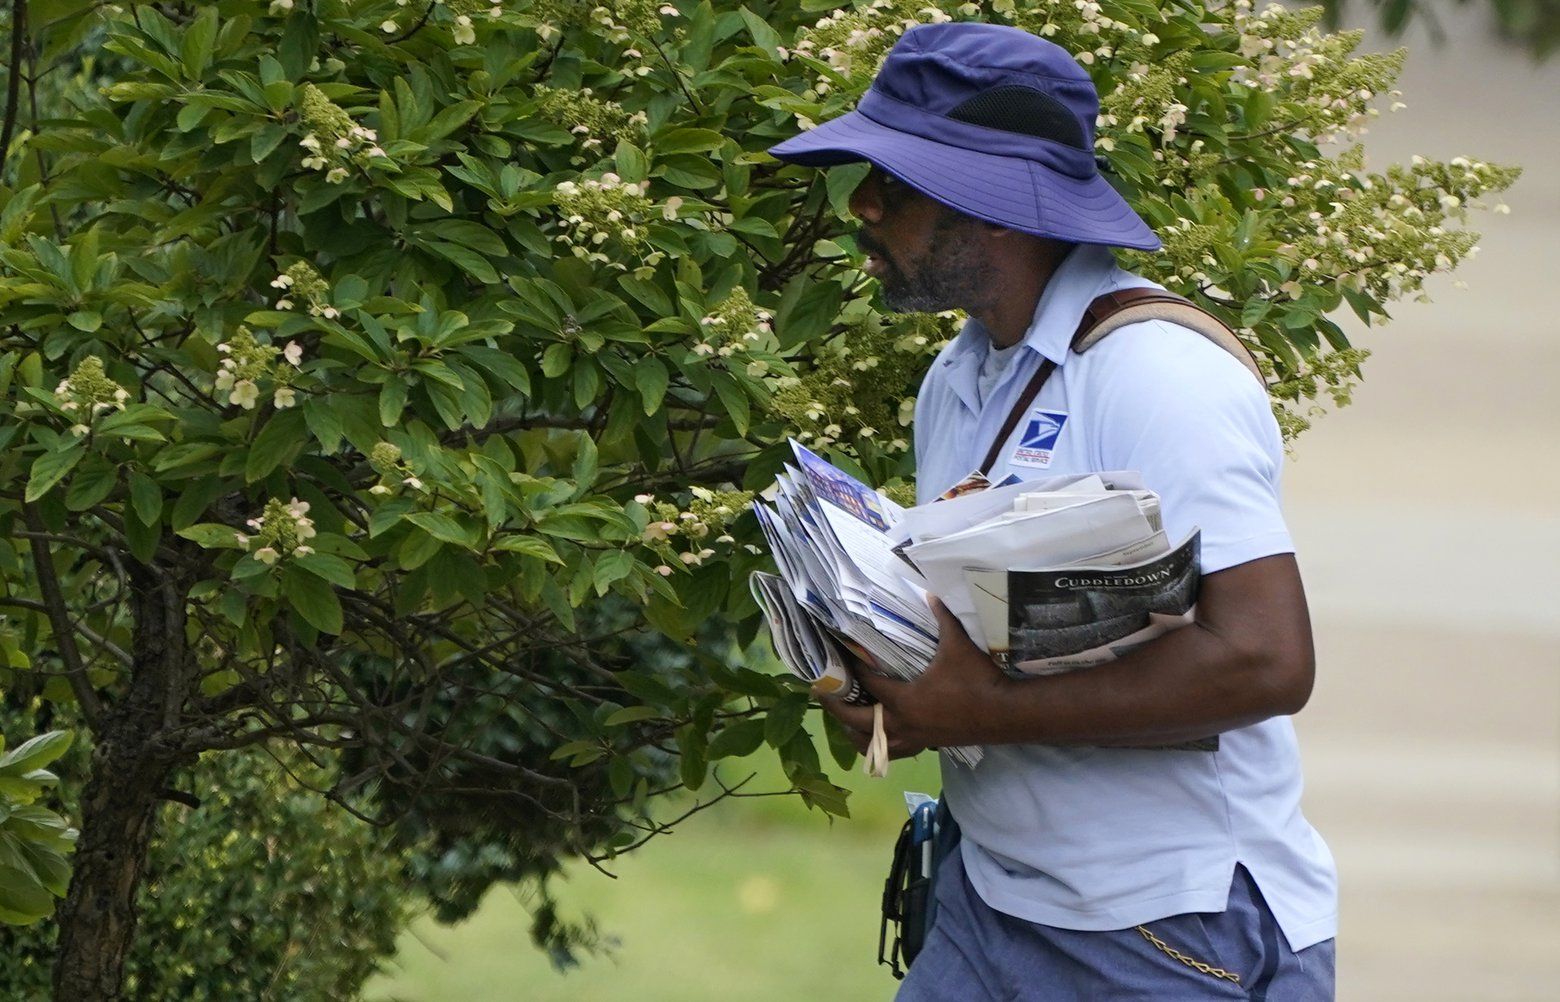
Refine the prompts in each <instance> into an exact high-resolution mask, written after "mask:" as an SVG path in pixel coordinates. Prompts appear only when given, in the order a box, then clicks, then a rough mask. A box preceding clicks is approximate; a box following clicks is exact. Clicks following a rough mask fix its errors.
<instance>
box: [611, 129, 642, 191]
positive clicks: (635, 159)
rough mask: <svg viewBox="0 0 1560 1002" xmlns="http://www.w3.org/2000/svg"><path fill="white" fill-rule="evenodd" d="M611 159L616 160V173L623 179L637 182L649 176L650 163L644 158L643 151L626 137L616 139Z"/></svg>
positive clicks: (633, 182)
mask: <svg viewBox="0 0 1560 1002" xmlns="http://www.w3.org/2000/svg"><path fill="white" fill-rule="evenodd" d="M612 159H613V160H615V161H617V172H618V175H619V176H620V177H622V179H623V180H624V181H627V182H629V183H631V184H638V183H639V182H640V181H643V180H644V179H645V178H646V177H648V176H649V173H650V163H649V161H648V160H646V159H645V154H644V151H643V150H641V149H640V148H639V147H637V146H635V145H634V144H633V143H631V142H629V141H628V140H626V139H623V140H619V141H618V144H617V150H616V152H614V153H613V154H612Z"/></svg>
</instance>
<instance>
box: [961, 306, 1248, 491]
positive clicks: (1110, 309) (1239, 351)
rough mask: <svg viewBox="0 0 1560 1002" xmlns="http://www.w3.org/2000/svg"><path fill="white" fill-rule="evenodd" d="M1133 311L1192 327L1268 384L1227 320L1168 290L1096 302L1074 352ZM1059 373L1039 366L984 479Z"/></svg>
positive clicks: (994, 447) (990, 455) (1047, 363)
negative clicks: (1113, 320) (1125, 312)
mask: <svg viewBox="0 0 1560 1002" xmlns="http://www.w3.org/2000/svg"><path fill="white" fill-rule="evenodd" d="M1132 307H1145V308H1146V309H1144V310H1142V311H1141V312H1142V313H1143V314H1144V316H1143V317H1142V319H1145V320H1147V319H1163V320H1170V321H1172V322H1179V323H1182V324H1183V325H1184V326H1188V327H1190V328H1191V329H1192V330H1195V331H1196V332H1197V333H1199V334H1201V335H1202V336H1203V337H1206V338H1208V339H1209V340H1210V341H1212V342H1213V343H1215V344H1217V345H1218V346H1219V347H1221V348H1223V349H1224V350H1225V351H1227V352H1229V353H1230V354H1231V355H1233V356H1235V358H1236V359H1238V360H1239V361H1240V362H1241V364H1243V365H1245V367H1246V368H1247V370H1248V371H1250V372H1251V374H1252V375H1254V376H1256V377H1257V379H1258V381H1260V382H1265V380H1264V379H1263V376H1262V370H1261V369H1260V368H1258V366H1257V361H1256V358H1255V357H1253V356H1252V354H1251V351H1250V349H1248V348H1247V347H1246V346H1245V345H1244V344H1242V343H1241V340H1240V338H1238V337H1236V336H1235V332H1234V331H1232V330H1230V329H1229V327H1228V326H1227V325H1226V324H1225V323H1224V321H1222V320H1220V319H1219V318H1218V317H1216V316H1214V315H1213V314H1211V313H1209V312H1208V311H1207V310H1205V309H1203V308H1202V307H1200V306H1198V305H1197V304H1196V303H1194V302H1192V301H1191V300H1190V299H1187V298H1186V297H1185V296H1178V295H1176V294H1175V293H1173V292H1168V291H1166V290H1164V289H1152V288H1136V289H1117V290H1116V291H1115V292H1107V293H1105V294H1104V295H1102V296H1098V297H1096V298H1095V299H1094V301H1093V302H1091V303H1089V305H1088V307H1087V308H1086V309H1085V310H1084V311H1083V317H1082V319H1081V320H1079V322H1078V329H1077V330H1076V331H1074V332H1073V336H1072V350H1073V351H1075V352H1079V353H1080V354H1081V353H1082V352H1085V351H1087V350H1088V349H1089V348H1091V347H1093V346H1094V345H1095V344H1097V343H1098V342H1099V341H1100V339H1101V338H1103V337H1105V336H1106V335H1108V334H1109V333H1110V332H1111V331H1113V330H1115V329H1116V328H1117V327H1119V326H1123V324H1110V323H1107V321H1109V320H1110V319H1111V318H1112V317H1114V316H1115V315H1116V314H1118V313H1120V312H1121V311H1123V310H1126V309H1128V308H1132ZM1127 322H1130V321H1127ZM1055 371H1056V363H1055V362H1053V361H1051V360H1050V359H1049V358H1048V359H1045V360H1044V361H1043V362H1041V363H1040V368H1039V369H1037V370H1035V374H1034V376H1032V377H1031V378H1030V380H1029V384H1028V385H1027V386H1025V387H1024V392H1022V393H1020V394H1019V395H1018V400H1017V402H1015V403H1014V404H1013V409H1012V410H1011V411H1009V412H1008V416H1007V420H1006V421H1003V422H1002V428H1001V429H1000V430H999V431H998V432H997V437H996V440H995V441H993V442H992V443H991V449H990V450H989V451H988V452H987V453H986V461H985V462H983V463H981V464H980V472H981V474H982V475H984V476H990V475H991V469H992V467H994V466H996V465H997V457H998V456H1000V455H1001V454H1002V446H1003V445H1004V444H1006V443H1007V440H1008V436H1010V435H1012V434H1013V429H1014V428H1015V427H1016V426H1017V425H1018V422H1019V420H1020V419H1022V418H1023V416H1024V414H1025V413H1026V412H1027V411H1028V410H1029V405H1030V404H1032V403H1033V402H1034V400H1035V398H1036V397H1038V396H1039V395H1040V390H1041V388H1042V387H1044V386H1045V381H1046V380H1047V379H1049V378H1051V373H1052V372H1055Z"/></svg>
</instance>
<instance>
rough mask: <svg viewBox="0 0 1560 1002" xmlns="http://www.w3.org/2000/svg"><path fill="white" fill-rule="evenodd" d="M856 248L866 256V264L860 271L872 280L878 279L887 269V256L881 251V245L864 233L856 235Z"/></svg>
mask: <svg viewBox="0 0 1560 1002" xmlns="http://www.w3.org/2000/svg"><path fill="white" fill-rule="evenodd" d="M856 246H857V247H858V248H860V249H861V250H862V251H863V252H864V253H865V254H866V255H867V260H866V263H865V264H864V265H862V268H861V270H862V271H864V272H866V273H867V274H868V275H871V276H872V277H874V278H877V277H879V276H880V275H881V274H882V272H883V270H884V269H885V268H886V267H888V254H887V252H886V251H885V250H884V249H883V245H882V244H880V243H878V242H877V241H876V240H875V239H873V238H872V237H869V236H867V235H866V234H865V233H858V234H856Z"/></svg>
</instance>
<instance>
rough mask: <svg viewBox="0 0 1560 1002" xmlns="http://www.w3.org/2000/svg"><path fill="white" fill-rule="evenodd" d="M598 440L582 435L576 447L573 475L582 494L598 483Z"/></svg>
mask: <svg viewBox="0 0 1560 1002" xmlns="http://www.w3.org/2000/svg"><path fill="white" fill-rule="evenodd" d="M596 457H597V451H596V440H595V439H593V438H591V437H590V436H589V435H586V434H581V435H580V436H579V439H578V442H577V444H576V446H575V453H574V469H573V471H572V473H571V475H572V476H573V478H574V483H575V484H576V485H577V486H578V487H579V489H580V490H581V492H583V491H584V490H585V489H586V488H588V487H590V485H591V484H593V483H595V482H596Z"/></svg>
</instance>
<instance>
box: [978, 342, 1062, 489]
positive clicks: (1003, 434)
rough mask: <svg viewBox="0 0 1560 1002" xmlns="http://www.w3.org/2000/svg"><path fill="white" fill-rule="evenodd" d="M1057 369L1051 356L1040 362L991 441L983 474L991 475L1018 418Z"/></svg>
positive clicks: (981, 468)
mask: <svg viewBox="0 0 1560 1002" xmlns="http://www.w3.org/2000/svg"><path fill="white" fill-rule="evenodd" d="M1055 371H1056V363H1055V362H1053V361H1051V360H1050V359H1049V358H1048V359H1046V360H1045V361H1043V362H1041V363H1040V368H1039V369H1037V370H1036V371H1035V374H1034V376H1033V377H1031V378H1030V380H1029V385H1028V386H1026V387H1024V392H1023V393H1020V394H1019V395H1018V403H1016V404H1014V405H1013V409H1012V410H1011V411H1009V412H1008V416H1007V420H1006V421H1004V422H1002V430H1001V431H998V432H997V437H996V440H995V441H993V442H992V443H991V451H990V452H988V453H986V461H985V462H984V463H981V464H980V475H981V476H983V477H989V476H991V468H992V467H993V466H995V465H997V457H998V456H1000V455H1001V454H1002V444H1003V443H1004V442H1006V441H1007V440H1008V436H1009V435H1011V434H1013V428H1014V426H1016V425H1017V424H1018V419H1019V418H1021V417H1023V416H1024V412H1025V411H1027V410H1029V405H1030V403H1031V402H1032V401H1033V400H1034V399H1035V397H1037V396H1039V395H1040V387H1042V386H1044V385H1045V381H1046V380H1047V379H1049V378H1050V377H1051V373H1053V372H1055Z"/></svg>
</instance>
